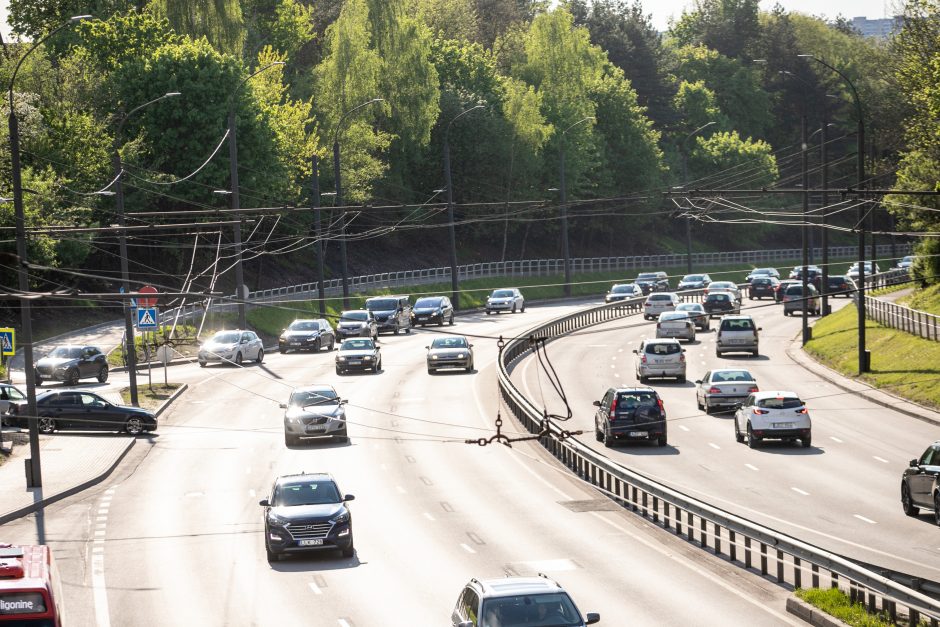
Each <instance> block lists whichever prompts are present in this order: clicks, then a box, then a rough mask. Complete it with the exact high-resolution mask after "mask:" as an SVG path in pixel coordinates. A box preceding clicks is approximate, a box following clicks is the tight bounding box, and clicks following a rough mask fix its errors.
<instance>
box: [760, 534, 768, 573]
mask: <svg viewBox="0 0 940 627" xmlns="http://www.w3.org/2000/svg"><path fill="white" fill-rule="evenodd" d="M760 574H762V575H766V574H767V545H766V544H764V543H763V542H761V543H760Z"/></svg>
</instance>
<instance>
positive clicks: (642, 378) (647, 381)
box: [636, 374, 650, 383]
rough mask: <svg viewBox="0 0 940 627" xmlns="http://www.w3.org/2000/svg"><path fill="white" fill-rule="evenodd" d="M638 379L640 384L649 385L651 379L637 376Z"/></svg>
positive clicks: (640, 375)
mask: <svg viewBox="0 0 940 627" xmlns="http://www.w3.org/2000/svg"><path fill="white" fill-rule="evenodd" d="M636 378H637V379H639V380H640V383H649V380H650V379H649V377H647V376H644V375H642V374H638V375H636Z"/></svg>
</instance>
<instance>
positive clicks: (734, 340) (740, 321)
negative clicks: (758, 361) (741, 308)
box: [715, 315, 761, 357]
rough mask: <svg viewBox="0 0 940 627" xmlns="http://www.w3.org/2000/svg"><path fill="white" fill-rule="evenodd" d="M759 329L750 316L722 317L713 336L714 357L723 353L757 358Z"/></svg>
mask: <svg viewBox="0 0 940 627" xmlns="http://www.w3.org/2000/svg"><path fill="white" fill-rule="evenodd" d="M760 330H761V327H759V326H757V324H755V322H754V319H753V318H751V316H742V315H736V316H722V317H721V321H720V322H719V323H718V333H717V334H716V335H715V357H721V356H722V355H724V354H725V353H750V354H751V355H753V356H754V357H757V355H758V353H759V351H760V336H759V335H758V331H760Z"/></svg>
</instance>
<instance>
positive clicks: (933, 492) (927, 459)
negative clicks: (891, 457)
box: [901, 440, 940, 525]
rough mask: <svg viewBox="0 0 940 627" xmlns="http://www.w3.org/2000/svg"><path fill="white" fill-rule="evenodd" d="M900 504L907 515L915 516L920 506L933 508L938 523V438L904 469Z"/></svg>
mask: <svg viewBox="0 0 940 627" xmlns="http://www.w3.org/2000/svg"><path fill="white" fill-rule="evenodd" d="M901 506H902V507H903V508H904V513H905V514H907V515H908V516H917V514H919V513H920V508H921V507H923V508H926V509H929V510H933V519H934V522H935V523H936V524H938V525H940V440H937V441H936V442H934V443H933V444H931V445H930V446H928V447H927V450H926V451H924V454H923V455H921V456H920V457H919V458H918V459H912V460H911V462H910V465H909V466H908V467H907V468H905V469H904V475H903V476H902V477H901Z"/></svg>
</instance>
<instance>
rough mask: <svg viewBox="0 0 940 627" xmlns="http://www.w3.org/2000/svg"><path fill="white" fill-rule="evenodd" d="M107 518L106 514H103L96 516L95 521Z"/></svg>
mask: <svg viewBox="0 0 940 627" xmlns="http://www.w3.org/2000/svg"><path fill="white" fill-rule="evenodd" d="M107 519H108V516H107V514H105V515H104V516H98V517H97V518H95V520H96V521H103V520H107Z"/></svg>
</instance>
